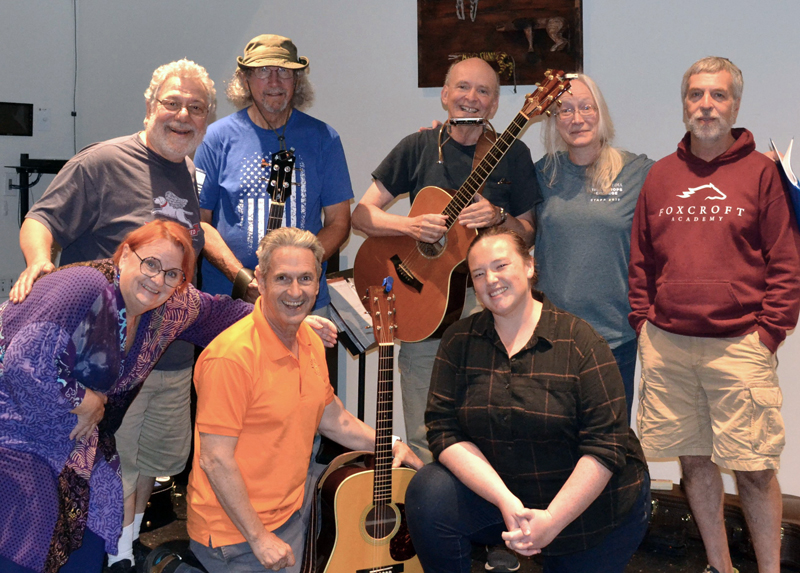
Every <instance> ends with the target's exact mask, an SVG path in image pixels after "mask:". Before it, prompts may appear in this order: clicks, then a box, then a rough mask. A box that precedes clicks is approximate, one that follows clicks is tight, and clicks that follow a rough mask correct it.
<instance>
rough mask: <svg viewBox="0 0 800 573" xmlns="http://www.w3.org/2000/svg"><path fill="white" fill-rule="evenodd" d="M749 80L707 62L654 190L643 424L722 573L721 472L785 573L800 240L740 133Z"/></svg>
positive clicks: (779, 192) (638, 299)
mask: <svg viewBox="0 0 800 573" xmlns="http://www.w3.org/2000/svg"><path fill="white" fill-rule="evenodd" d="M742 88H743V80H742V73H741V71H740V70H739V68H737V67H736V66H735V65H733V64H732V63H731V62H730V61H729V60H727V59H724V58H715V57H709V58H704V59H702V60H700V61H698V62H696V63H695V64H694V65H692V67H691V68H689V70H688V71H687V72H686V74H684V76H683V84H682V88H681V91H682V96H683V114H684V122H685V124H686V128H687V130H688V133H687V134H686V136H685V137H684V138H683V140H682V141H681V143H680V144H679V145H678V150H677V151H676V152H675V153H673V154H672V155H670V156H668V157H666V158H664V159H662V160H661V161H659V162H657V163H656V164H655V165H654V166H653V168H652V169H651V170H650V173H649V175H648V177H647V180H646V181H645V184H644V187H643V188H642V192H641V195H640V196H639V201H638V204H637V206H636V214H635V216H634V220H633V231H632V239H631V260H630V269H629V271H630V303H631V309H632V312H631V314H630V317H629V320H630V323H631V326H632V327H633V328H634V329H635V330H636V332H637V333H639V346H640V352H641V361H642V382H641V392H640V394H641V396H640V403H639V410H638V416H637V423H638V426H639V435H640V436H641V441H642V446H643V448H644V451H645V454H646V455H647V457H648V458H659V457H675V456H679V458H680V462H681V468H682V470H683V481H684V487H685V490H686V495H687V498H688V500H689V505H690V506H691V509H692V513H693V515H694V519H695V522H696V523H697V527H698V529H699V530H700V534H701V535H702V538H703V543H704V545H705V549H706V554H707V556H708V561H709V563H710V565H709V567H708V568H707V569H706V571H712V572H713V571H719V572H720V573H731V572H732V571H733V567H732V564H731V559H730V552H729V550H728V544H727V539H726V536H725V527H724V522H723V494H724V488H723V484H722V478H721V476H720V472H719V468H720V467H722V468H726V469H729V470H732V471H733V472H734V475H735V476H736V482H737V485H738V489H739V496H740V498H741V501H742V506H743V509H744V514H745V518H746V520H747V525H748V527H749V529H750V533H751V536H752V541H753V546H754V548H755V552H756V557H757V559H758V565H759V571H760V572H762V573H763V572H767V571H768V572H774V573H778V572H779V568H780V525H781V508H782V502H781V493H780V487H779V485H778V480H777V478H776V476H775V472H776V470H777V469H778V466H779V461H780V453H781V450H782V449H783V445H784V442H785V440H784V428H783V420H782V418H781V414H780V407H781V402H782V397H781V390H780V387H779V386H778V377H777V374H776V366H777V360H776V358H775V353H776V351H777V349H778V346H779V345H780V343H781V342H782V341H783V339H784V338H785V337H786V331H787V330H790V329H792V328H794V327H795V325H796V323H797V318H798V311H800V254H798V253H799V252H800V234H798V229H797V224H796V223H795V222H794V220H793V218H792V216H791V213H790V207H789V203H788V198H787V196H786V194H785V192H784V190H783V187H782V185H781V181H780V178H779V175H778V171H777V170H776V168H775V165H774V164H773V162H772V161H770V160H769V159H768V158H767V157H765V156H764V155H762V154H761V153H758V152H757V151H756V150H755V143H754V140H753V135H752V134H751V133H750V132H749V131H747V130H746V129H741V128H737V129H733V128H732V126H733V124H734V123H735V122H736V115H737V113H738V111H739V104H740V102H741V96H742Z"/></svg>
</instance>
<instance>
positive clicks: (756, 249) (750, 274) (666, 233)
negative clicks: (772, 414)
mask: <svg viewBox="0 0 800 573" xmlns="http://www.w3.org/2000/svg"><path fill="white" fill-rule="evenodd" d="M732 134H733V137H734V138H735V140H736V141H735V142H734V144H733V145H732V146H731V147H730V148H729V149H728V150H727V151H726V152H725V153H723V154H722V155H720V156H718V157H716V158H714V159H712V160H711V161H704V160H703V159H700V158H699V157H696V156H694V155H692V153H691V150H690V145H691V139H690V134H689V133H687V134H686V136H685V137H684V138H683V140H682V141H681V142H680V144H679V145H678V150H677V151H676V152H675V153H673V154H672V155H669V156H667V157H665V158H664V159H662V160H661V161H658V162H657V163H656V164H655V165H654V166H653V167H652V169H651V170H650V173H649V175H648V176H647V179H646V181H645V183H644V186H643V187H642V192H641V194H640V195H639V201H638V203H637V205H636V213H635V215H634V218H633V229H632V235H631V260H630V267H629V269H628V270H629V286H630V291H629V297H630V303H631V309H632V312H631V314H630V315H629V317H628V320H629V322H630V324H631V326H632V327H633V328H634V330H636V332H637V333H639V332H640V331H641V328H642V325H643V324H644V321H645V320H649V321H650V322H651V323H653V324H654V325H656V326H657V327H659V328H661V329H663V330H666V331H668V332H672V333H675V334H681V335H685V336H703V337H713V338H727V337H735V336H743V335H745V334H748V333H750V332H753V331H754V330H757V331H758V334H759V337H760V338H761V341H762V342H763V343H764V344H765V345H766V346H767V347H768V348H769V349H770V351H772V352H773V353H774V352H775V351H776V350H777V348H778V345H780V343H781V341H783V339H784V338H786V331H787V330H790V329H792V328H794V327H795V325H796V324H797V318H798V312H799V311H800V234H799V233H798V229H797V223H796V222H795V221H794V218H793V217H792V215H791V208H790V204H789V198H788V196H787V195H786V192H785V191H784V188H783V185H782V183H781V180H780V176H779V175H778V171H777V169H776V167H775V164H774V163H773V162H772V161H771V160H770V159H768V158H767V157H766V156H764V155H763V154H761V153H759V152H757V151H756V150H755V143H754V141H753V135H752V134H751V133H750V132H749V131H747V130H746V129H734V130H733V131H732Z"/></svg>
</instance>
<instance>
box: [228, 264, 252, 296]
mask: <svg viewBox="0 0 800 573" xmlns="http://www.w3.org/2000/svg"><path fill="white" fill-rule="evenodd" d="M255 277H256V275H255V274H254V273H253V271H251V270H250V269H247V268H245V267H242V268H241V269H239V272H238V273H236V278H235V279H233V289H231V298H232V299H234V300H236V299H242V300H244V297H245V295H247V287H248V286H249V285H250V283H251V282H253V279H254V278H255Z"/></svg>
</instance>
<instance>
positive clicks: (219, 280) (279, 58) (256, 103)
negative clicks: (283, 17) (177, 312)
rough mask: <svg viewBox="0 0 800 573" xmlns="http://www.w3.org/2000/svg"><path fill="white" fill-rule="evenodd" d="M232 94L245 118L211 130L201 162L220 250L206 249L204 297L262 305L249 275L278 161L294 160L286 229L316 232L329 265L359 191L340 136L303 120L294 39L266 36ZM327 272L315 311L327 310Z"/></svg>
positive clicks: (207, 209) (250, 47)
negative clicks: (281, 155)
mask: <svg viewBox="0 0 800 573" xmlns="http://www.w3.org/2000/svg"><path fill="white" fill-rule="evenodd" d="M237 63H238V66H237V69H236V71H235V72H234V74H233V78H232V80H231V82H230V84H229V85H228V89H227V92H226V95H227V97H228V99H229V100H230V101H231V103H233V104H234V105H235V106H236V107H238V108H239V111H238V112H236V113H234V114H232V115H229V116H228V117H226V118H224V119H221V120H219V121H217V122H216V123H214V124H213V125H211V126H210V127H209V129H208V133H207V135H206V137H205V139H204V141H203V143H202V145H200V147H199V148H198V150H197V154H196V155H195V164H196V165H197V170H198V177H197V183H198V188H199V192H200V213H201V217H202V219H203V221H204V222H206V223H209V224H211V225H213V226H214V227H215V228H216V229H217V230H218V231H219V234H220V237H221V238H222V241H219V240H216V241H210V242H207V243H206V249H205V252H204V255H205V257H206V259H207V260H208V262H210V263H211V264H205V265H203V290H205V291H207V292H210V293H212V294H229V295H230V294H234V295H239V296H242V298H245V299H246V300H248V301H250V302H253V301H255V299H256V297H257V296H258V289H257V286H256V281H255V279H254V278H253V274H252V272H251V270H250V269H253V268H255V266H256V264H257V263H258V261H257V259H256V248H257V247H258V243H259V241H260V240H261V237H263V236H264V235H265V234H266V232H267V229H268V225H267V224H268V218H269V216H270V205H271V201H272V198H271V196H270V193H269V186H268V182H269V175H270V167H271V162H272V156H273V154H274V153H276V152H278V151H284V150H285V151H287V152H291V153H292V154H293V159H294V171H293V174H292V176H291V187H290V188H289V191H290V196H289V198H288V199H287V200H286V203H285V209H284V216H283V218H282V220H281V225H280V226H284V227H298V228H300V229H305V230H308V231H311V232H312V233H314V234H315V235H317V237H318V238H319V240H320V242H321V243H322V246H323V248H324V249H325V253H324V259H325V260H327V259H328V258H329V257H330V256H331V255H332V254H333V253H335V252H336V251H337V250H338V249H339V247H340V246H341V245H342V243H344V241H345V240H346V239H347V236H348V235H349V233H350V205H349V202H350V200H351V199H352V198H353V188H352V186H351V184H350V174H349V172H348V170H347V162H346V160H345V156H344V149H343V148H342V143H341V141H340V139H339V135H338V134H337V133H336V131H335V130H334V129H333V128H331V127H330V126H329V125H327V124H325V123H323V122H321V121H319V120H317V119H314V118H313V117H310V116H309V115H307V114H305V113H303V112H302V111H299V109H298V108H304V107H307V106H309V105H311V101H312V99H313V93H312V88H311V85H310V84H309V82H308V78H307V73H308V63H309V60H308V58H305V57H302V56H298V55H297V48H296V47H295V45H294V43H292V41H291V40H290V39H289V38H286V37H283V36H277V35H274V34H263V35H261V36H257V37H255V38H253V39H252V40H251V41H250V42H248V44H247V46H246V47H245V49H244V55H243V56H240V57H238V58H237ZM324 270H325V267H324V266H323V274H322V277H321V279H320V290H319V296H318V298H317V301H316V304H315V306H314V309H315V311H317V313H319V310H320V309H323V308H324V307H326V306H327V305H328V303H329V302H330V297H329V296H328V288H327V284H326V282H325V273H324Z"/></svg>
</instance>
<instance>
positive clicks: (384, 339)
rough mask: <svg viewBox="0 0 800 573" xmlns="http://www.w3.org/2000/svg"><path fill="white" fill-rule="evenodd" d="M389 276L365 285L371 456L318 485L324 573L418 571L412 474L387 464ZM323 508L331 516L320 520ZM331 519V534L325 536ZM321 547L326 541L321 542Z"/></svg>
mask: <svg viewBox="0 0 800 573" xmlns="http://www.w3.org/2000/svg"><path fill="white" fill-rule="evenodd" d="M391 282H392V281H391V279H386V286H385V287H377V286H371V287H369V295H368V298H369V306H370V312H371V314H372V323H373V330H374V333H375V340H376V342H377V343H378V352H379V355H378V403H377V412H376V424H375V426H376V427H375V458H374V467H370V466H372V464H371V463H367V464H362V465H351V466H345V467H342V468H340V469H337V470H335V471H334V472H333V473H332V474H331V475H330V476H329V477H328V478H327V479H326V480H325V482H324V484H323V486H322V501H323V526H322V527H323V533H322V534H321V535H320V539H324V538H330V539H332V547H331V548H328V547H321V551H320V553H321V554H323V555H330V557H329V558H328V561H327V563H326V564H325V567H324V568H323V569H320V568H318V571H319V570H321V571H324V572H325V573H356V572H358V573H367V572H374V573H378V572H380V573H384V572H385V573H390V572H393V573H399V572H405V573H422V566H421V565H420V563H419V559H418V558H417V554H416V551H415V550H414V546H413V545H412V543H411V537H410V535H409V533H408V526H407V525H406V520H405V504H404V500H405V494H406V489H407V488H408V483H409V482H410V481H411V478H412V477H413V476H414V473H416V472H415V471H414V470H412V469H410V468H392V410H393V407H394V400H393V391H392V386H393V372H394V331H395V328H396V326H395V324H394V317H395V313H394V308H395V296H394V293H393V292H391ZM326 507H332V508H333V520H331V519H327V520H326V519H325V517H326ZM331 521H333V522H334V523H335V535H326V531H325V530H326V528H328V529H329V528H330V526H331ZM322 545H328V543H325V542H322Z"/></svg>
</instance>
